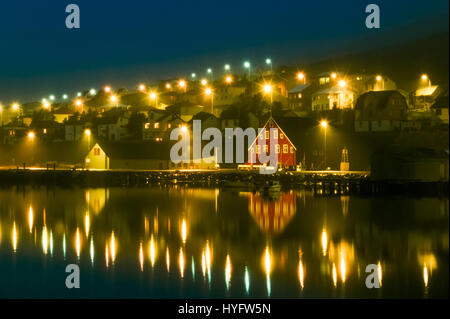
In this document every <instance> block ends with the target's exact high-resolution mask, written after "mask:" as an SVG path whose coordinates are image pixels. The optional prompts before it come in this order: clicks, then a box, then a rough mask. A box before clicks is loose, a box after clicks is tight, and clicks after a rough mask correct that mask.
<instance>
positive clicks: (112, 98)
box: [109, 95, 119, 105]
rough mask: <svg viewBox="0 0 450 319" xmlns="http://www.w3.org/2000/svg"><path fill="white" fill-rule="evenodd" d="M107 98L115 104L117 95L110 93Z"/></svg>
mask: <svg viewBox="0 0 450 319" xmlns="http://www.w3.org/2000/svg"><path fill="white" fill-rule="evenodd" d="M109 100H110V101H111V103H114V104H116V105H117V101H118V100H119V98H118V97H117V95H111V97H110V98H109Z"/></svg>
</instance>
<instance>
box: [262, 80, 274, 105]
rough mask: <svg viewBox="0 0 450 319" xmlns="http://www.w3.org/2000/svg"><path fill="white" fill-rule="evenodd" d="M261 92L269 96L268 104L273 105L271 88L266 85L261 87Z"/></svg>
mask: <svg viewBox="0 0 450 319" xmlns="http://www.w3.org/2000/svg"><path fill="white" fill-rule="evenodd" d="M263 92H264V94H266V95H270V104H272V103H273V86H272V84H270V83H266V84H264V85H263Z"/></svg>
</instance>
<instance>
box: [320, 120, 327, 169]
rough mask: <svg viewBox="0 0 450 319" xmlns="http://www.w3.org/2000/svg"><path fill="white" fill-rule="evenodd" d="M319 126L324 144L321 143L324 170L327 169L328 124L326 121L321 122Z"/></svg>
mask: <svg viewBox="0 0 450 319" xmlns="http://www.w3.org/2000/svg"><path fill="white" fill-rule="evenodd" d="M320 126H321V127H322V128H323V130H324V134H323V136H324V142H323V161H324V163H325V170H326V169H327V128H328V122H327V121H326V120H322V121H321V122H320Z"/></svg>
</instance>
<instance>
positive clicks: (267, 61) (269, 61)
mask: <svg viewBox="0 0 450 319" xmlns="http://www.w3.org/2000/svg"><path fill="white" fill-rule="evenodd" d="M266 64H267V65H270V68H272V59H270V58H267V59H266Z"/></svg>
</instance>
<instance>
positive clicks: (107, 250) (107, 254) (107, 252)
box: [105, 243, 109, 268]
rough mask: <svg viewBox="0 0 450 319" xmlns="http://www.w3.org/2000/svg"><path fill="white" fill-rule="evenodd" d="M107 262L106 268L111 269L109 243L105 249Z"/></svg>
mask: <svg viewBox="0 0 450 319" xmlns="http://www.w3.org/2000/svg"><path fill="white" fill-rule="evenodd" d="M105 261H106V268H108V267H109V246H108V243H106V247H105Z"/></svg>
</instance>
